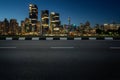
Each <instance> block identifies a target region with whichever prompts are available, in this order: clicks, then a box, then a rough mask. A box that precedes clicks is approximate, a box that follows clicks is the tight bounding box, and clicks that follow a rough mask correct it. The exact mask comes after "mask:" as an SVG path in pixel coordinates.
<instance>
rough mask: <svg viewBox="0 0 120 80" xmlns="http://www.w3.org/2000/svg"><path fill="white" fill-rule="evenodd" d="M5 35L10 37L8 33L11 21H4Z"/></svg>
mask: <svg viewBox="0 0 120 80" xmlns="http://www.w3.org/2000/svg"><path fill="white" fill-rule="evenodd" d="M3 25H4V27H3V34H4V35H8V32H9V21H8V20H7V19H6V18H5V19H4V21H3Z"/></svg>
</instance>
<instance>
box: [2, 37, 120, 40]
mask: <svg viewBox="0 0 120 80" xmlns="http://www.w3.org/2000/svg"><path fill="white" fill-rule="evenodd" d="M0 40H120V37H78V38H64V37H46V38H41V37H18V38H14V37H6V38H0Z"/></svg>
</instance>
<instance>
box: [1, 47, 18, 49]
mask: <svg viewBox="0 0 120 80" xmlns="http://www.w3.org/2000/svg"><path fill="white" fill-rule="evenodd" d="M15 48H17V47H0V49H15Z"/></svg>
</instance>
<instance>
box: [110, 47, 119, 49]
mask: <svg viewBox="0 0 120 80" xmlns="http://www.w3.org/2000/svg"><path fill="white" fill-rule="evenodd" d="M110 49H120V47H110Z"/></svg>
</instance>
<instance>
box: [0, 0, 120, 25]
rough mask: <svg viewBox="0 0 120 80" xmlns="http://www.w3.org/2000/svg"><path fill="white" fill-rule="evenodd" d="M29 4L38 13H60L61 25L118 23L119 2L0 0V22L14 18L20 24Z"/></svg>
mask: <svg viewBox="0 0 120 80" xmlns="http://www.w3.org/2000/svg"><path fill="white" fill-rule="evenodd" d="M29 3H33V4H37V6H38V8H39V20H40V11H41V10H45V9H48V10H50V11H55V12H58V13H60V18H61V22H62V24H68V20H67V18H68V17H69V16H70V17H71V23H73V24H76V25H79V24H80V23H85V22H86V21H90V22H91V24H92V25H94V24H96V23H99V24H103V23H112V22H113V21H114V22H117V23H120V0H0V20H4V18H8V19H10V18H15V19H17V20H18V22H20V21H21V20H24V19H25V17H28V12H29V9H28V7H29Z"/></svg>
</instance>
